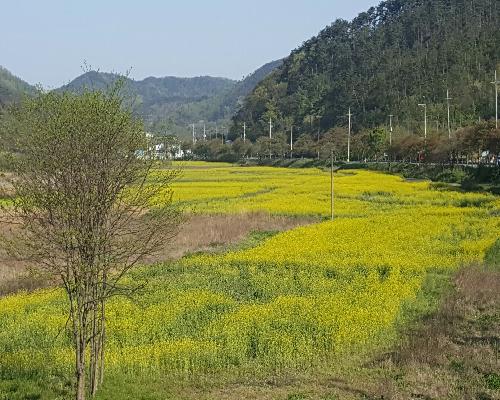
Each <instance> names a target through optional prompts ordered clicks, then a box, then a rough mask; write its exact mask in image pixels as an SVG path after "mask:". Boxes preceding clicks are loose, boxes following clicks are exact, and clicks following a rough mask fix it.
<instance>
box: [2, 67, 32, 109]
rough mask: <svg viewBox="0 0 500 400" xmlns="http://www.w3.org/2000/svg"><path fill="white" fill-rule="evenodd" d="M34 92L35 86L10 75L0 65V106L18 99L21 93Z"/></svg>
mask: <svg viewBox="0 0 500 400" xmlns="http://www.w3.org/2000/svg"><path fill="white" fill-rule="evenodd" d="M34 92H35V88H34V87H33V86H31V85H30V84H28V83H26V82H24V81H23V80H22V79H20V78H18V77H17V76H14V75H12V74H11V73H10V72H9V71H8V70H7V69H5V68H3V67H2V66H0V107H1V106H2V105H5V104H7V103H11V102H13V101H17V100H19V99H20V98H21V97H22V96H23V94H29V93H34Z"/></svg>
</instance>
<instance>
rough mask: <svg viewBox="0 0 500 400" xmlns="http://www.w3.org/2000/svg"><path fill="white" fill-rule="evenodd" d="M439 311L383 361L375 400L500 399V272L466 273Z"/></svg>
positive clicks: (477, 269) (472, 270)
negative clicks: (380, 380) (381, 378)
mask: <svg viewBox="0 0 500 400" xmlns="http://www.w3.org/2000/svg"><path fill="white" fill-rule="evenodd" d="M454 288H455V289H454V291H453V293H451V294H449V295H448V296H446V297H445V298H444V299H443V301H442V303H441V305H440V307H439V310H438V311H437V312H436V313H435V314H433V315H431V316H430V317H428V318H427V319H425V320H424V321H422V323H421V324H420V325H419V326H418V327H417V328H415V329H413V330H411V331H410V332H409V333H408V334H407V335H406V340H405V341H404V342H403V343H402V344H401V345H400V346H399V347H398V348H397V349H396V350H395V351H394V352H393V353H390V354H389V355H388V357H386V359H385V360H382V361H380V363H379V365H376V367H377V368H382V370H383V375H384V378H383V381H384V385H383V389H382V390H379V391H377V392H375V393H373V398H385V399H481V400H488V399H490V400H491V399H500V386H499V384H500V375H499V371H500V271H498V270H496V271H495V270H487V269H484V268H480V267H471V268H465V269H462V270H461V271H459V272H458V273H457V274H456V276H455V277H454Z"/></svg>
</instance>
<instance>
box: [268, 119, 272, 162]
mask: <svg viewBox="0 0 500 400" xmlns="http://www.w3.org/2000/svg"><path fill="white" fill-rule="evenodd" d="M272 138H273V121H272V119H271V118H269V159H271V158H273V153H272V150H271V139H272Z"/></svg>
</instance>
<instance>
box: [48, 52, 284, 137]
mask: <svg viewBox="0 0 500 400" xmlns="http://www.w3.org/2000/svg"><path fill="white" fill-rule="evenodd" d="M280 64H281V61H273V62H271V63H268V64H266V65H264V66H263V67H261V68H259V69H258V70H257V71H255V72H254V73H252V74H251V75H249V76H248V77H246V78H245V79H243V80H241V81H234V80H230V79H226V78H213V77H209V76H202V77H195V78H177V77H163V78H155V77H149V78H146V79H144V80H138V81H136V80H132V79H126V84H125V87H126V90H127V91H128V94H130V95H131V97H132V98H133V99H134V107H135V110H136V112H137V113H138V114H139V115H140V116H141V117H143V118H144V120H145V122H146V124H147V125H148V127H149V129H152V130H158V131H162V132H164V131H169V132H171V133H177V134H187V133H189V132H188V130H187V128H186V127H187V125H188V124H191V123H198V122H199V121H205V122H217V121H221V120H229V119H230V118H231V117H232V116H233V115H234V113H235V112H236V110H237V109H238V106H239V104H240V103H241V102H242V100H243V99H244V98H245V96H247V95H248V94H249V93H250V92H251V91H252V90H253V89H254V88H255V86H256V85H257V83H259V82H260V81H261V80H262V79H263V78H265V77H266V76H267V75H268V74H269V73H270V72H271V71H273V70H274V69H275V68H277V67H278V66H279V65H280ZM116 78H117V75H115V74H111V73H103V72H96V71H89V72H86V73H85V74H83V75H81V76H79V77H77V78H76V79H74V80H73V81H71V82H70V83H68V84H67V85H65V86H63V87H61V88H60V89H58V90H70V91H79V90H81V89H82V88H84V87H87V88H93V89H105V88H106V87H107V86H109V84H110V83H112V82H113V81H114V80H116Z"/></svg>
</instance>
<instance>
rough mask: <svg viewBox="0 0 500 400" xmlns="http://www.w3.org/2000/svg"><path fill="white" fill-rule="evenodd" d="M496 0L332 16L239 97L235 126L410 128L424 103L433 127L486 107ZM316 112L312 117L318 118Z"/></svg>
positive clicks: (497, 33)
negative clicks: (350, 118)
mask: <svg viewBox="0 0 500 400" xmlns="http://www.w3.org/2000/svg"><path fill="white" fill-rule="evenodd" d="M499 14H500V3H499V2H498V1H497V0H475V1H465V0H454V1H449V0H405V1H403V0H388V1H385V2H382V3H381V4H380V5H379V6H378V7H372V8H370V9H369V10H368V11H367V12H364V13H361V14H359V16H358V17H357V18H355V19H354V20H353V21H352V22H348V21H345V20H337V21H335V22H334V23H332V24H331V25H330V26H328V27H326V28H325V29H323V30H322V31H321V32H320V33H319V34H318V35H317V36H315V37H313V38H311V39H310V40H308V41H306V42H305V43H304V44H303V45H302V46H300V47H299V48H297V49H296V50H294V51H292V53H291V54H290V56H289V57H287V58H286V59H285V60H284V63H283V66H282V67H281V68H279V69H278V70H277V71H276V72H275V73H273V74H271V75H270V76H269V77H268V78H267V79H265V80H263V81H262V82H261V83H260V84H259V85H257V87H256V88H255V90H253V92H252V93H251V94H250V95H249V96H248V97H247V98H246V99H245V101H244V106H243V107H242V109H241V110H240V112H239V113H238V114H237V116H236V117H235V118H234V126H233V131H234V133H236V132H237V130H236V129H237V128H236V127H239V126H241V123H242V122H243V121H245V122H246V123H247V126H248V127H249V131H250V132H251V135H250V136H251V137H252V139H254V138H255V137H256V136H259V135H264V134H267V129H268V123H269V122H268V121H269V118H272V119H273V121H274V122H273V124H274V126H275V129H276V130H278V131H279V130H284V129H289V126H290V125H292V124H293V125H294V127H295V128H296V132H299V133H312V132H314V133H315V134H316V132H317V130H318V129H319V131H320V132H325V131H327V130H328V129H329V128H332V127H335V126H346V125H347V117H346V114H347V112H348V108H349V107H351V108H352V112H353V114H354V118H353V124H354V129H355V130H360V129H362V128H368V127H373V126H378V125H387V124H388V120H389V115H390V114H393V115H394V116H395V117H394V124H395V125H396V128H397V130H399V131H405V132H417V133H418V132H419V130H421V129H422V125H423V109H422V108H421V107H419V106H418V104H419V103H426V104H427V107H428V118H429V124H430V126H431V127H432V129H433V130H437V131H443V130H445V129H447V112H446V91H447V89H449V91H450V96H451V98H452V100H451V113H452V115H451V116H452V118H451V119H452V128H456V127H459V126H461V125H464V124H467V123H470V122H472V121H477V120H478V118H482V119H484V118H490V117H492V116H493V115H494V87H493V85H491V84H490V82H491V81H492V80H493V72H494V69H495V64H496V63H498V62H499V61H500V45H499V43H500V30H499V29H498V26H500V15H499ZM318 116H320V117H318Z"/></svg>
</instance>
